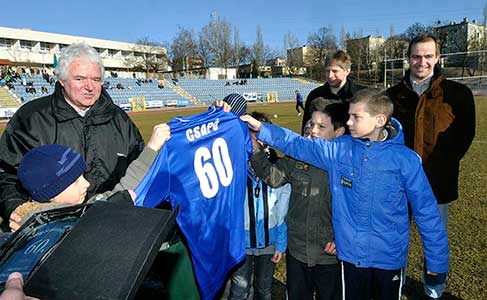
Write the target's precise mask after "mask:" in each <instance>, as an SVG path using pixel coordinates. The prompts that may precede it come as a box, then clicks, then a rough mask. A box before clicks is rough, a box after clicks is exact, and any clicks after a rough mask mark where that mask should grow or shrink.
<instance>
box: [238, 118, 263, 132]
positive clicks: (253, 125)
mask: <svg viewBox="0 0 487 300" xmlns="http://www.w3.org/2000/svg"><path fill="white" fill-rule="evenodd" d="M240 120H242V121H244V122H246V123H247V126H249V128H250V129H251V130H253V131H255V132H257V131H259V130H260V129H261V128H262V122H261V121H258V120H256V119H254V118H252V117H251V116H250V115H243V116H241V117H240Z"/></svg>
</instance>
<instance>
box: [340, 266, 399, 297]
mask: <svg viewBox="0 0 487 300" xmlns="http://www.w3.org/2000/svg"><path fill="white" fill-rule="evenodd" d="M342 264H343V275H344V283H343V284H344V291H345V300H370V299H374V300H400V299H401V288H402V270H401V269H398V270H383V269H377V268H357V267H356V266H354V265H352V264H350V263H347V262H342Z"/></svg>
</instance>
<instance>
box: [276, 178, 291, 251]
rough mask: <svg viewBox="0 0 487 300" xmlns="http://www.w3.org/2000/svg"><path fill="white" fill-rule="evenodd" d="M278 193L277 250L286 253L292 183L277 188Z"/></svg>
mask: <svg viewBox="0 0 487 300" xmlns="http://www.w3.org/2000/svg"><path fill="white" fill-rule="evenodd" d="M276 193H277V211H278V213H279V223H278V224H277V239H276V243H275V248H276V250H277V251H279V252H281V253H284V252H285V251H286V247H287V225H286V221H285V218H286V215H287V210H288V207H289V198H290V197H291V185H290V184H286V185H284V186H282V187H281V188H279V189H277V190H276Z"/></svg>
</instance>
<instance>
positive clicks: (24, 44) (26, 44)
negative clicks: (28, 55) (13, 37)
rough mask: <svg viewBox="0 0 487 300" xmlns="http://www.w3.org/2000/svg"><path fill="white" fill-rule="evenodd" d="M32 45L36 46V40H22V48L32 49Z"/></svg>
mask: <svg viewBox="0 0 487 300" xmlns="http://www.w3.org/2000/svg"><path fill="white" fill-rule="evenodd" d="M32 47H34V42H32V41H24V40H20V49H22V50H32Z"/></svg>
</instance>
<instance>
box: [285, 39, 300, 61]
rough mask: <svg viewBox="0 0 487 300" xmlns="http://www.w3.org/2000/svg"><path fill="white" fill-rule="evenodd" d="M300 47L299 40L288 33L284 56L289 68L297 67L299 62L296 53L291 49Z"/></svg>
mask: <svg viewBox="0 0 487 300" xmlns="http://www.w3.org/2000/svg"><path fill="white" fill-rule="evenodd" d="M298 47H299V40H298V37H297V36H296V35H294V34H293V33H292V32H291V31H288V32H287V33H286V34H284V55H285V57H286V60H287V66H288V67H289V68H292V67H295V66H296V65H297V62H298V60H299V59H298V57H297V54H296V53H295V51H289V52H288V50H290V49H295V48H298Z"/></svg>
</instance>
